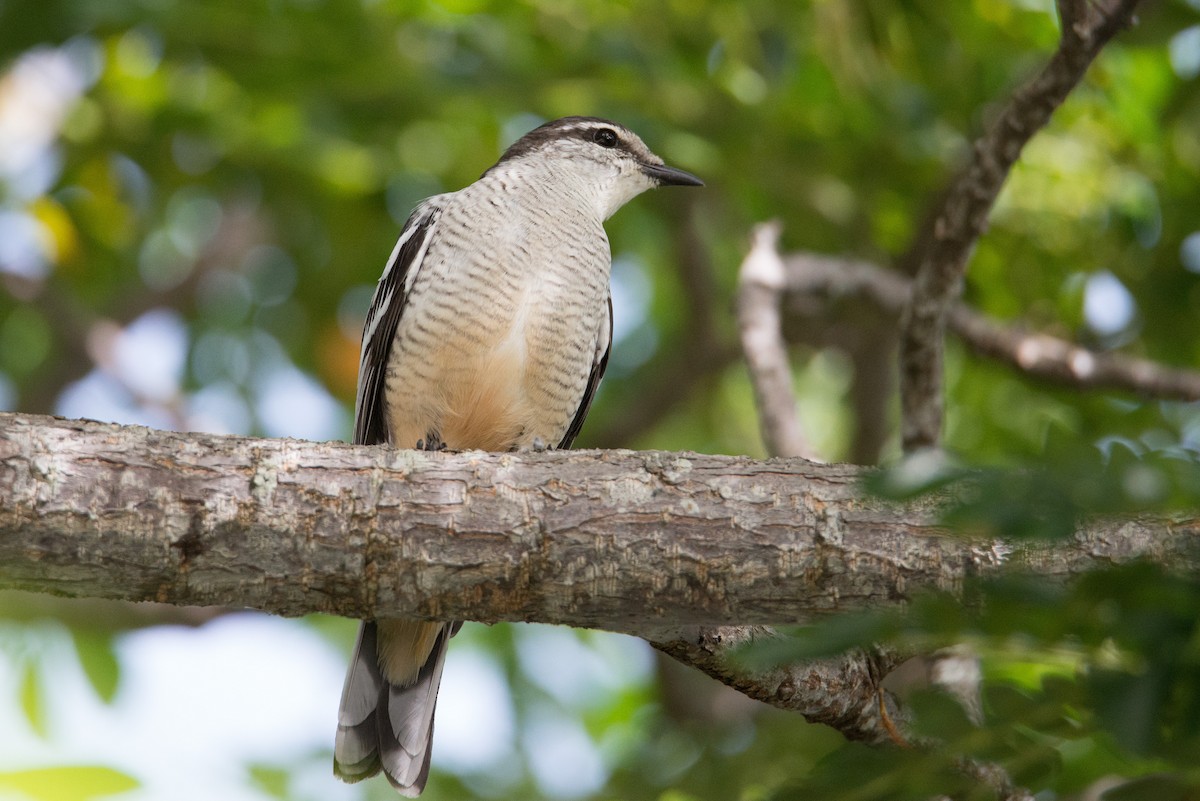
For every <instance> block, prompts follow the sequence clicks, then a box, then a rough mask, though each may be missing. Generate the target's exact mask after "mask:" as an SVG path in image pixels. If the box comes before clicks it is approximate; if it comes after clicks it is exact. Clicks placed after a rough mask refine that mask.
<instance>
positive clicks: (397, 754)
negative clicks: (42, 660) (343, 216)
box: [334, 117, 703, 796]
mask: <svg viewBox="0 0 1200 801" xmlns="http://www.w3.org/2000/svg"><path fill="white" fill-rule="evenodd" d="M669 184H674V185H684V186H702V185H703V183H702V182H701V181H700V179H698V178H696V177H695V176H693V175H691V174H689V173H686V172H684V171H682V170H677V169H674V168H672V167H668V166H666V165H665V164H663V160H662V159H661V158H659V157H658V156H656V155H654V154H653V153H652V152H650V150H649V149H648V148H647V147H646V145H645V144H643V143H642V140H641V139H639V138H638V137H637V135H636V134H634V133H633V132H632V131H630V130H629V129H627V128H625V127H623V126H621V125H618V124H617V123H615V122H609V121H608V120H602V119H598V118H595V117H564V118H562V119H559V120H554V121H553V122H548V123H546V124H545V125H542V126H541V127H539V128H536V129H534V130H533V131H530V132H529V133H527V134H526V135H525V136H523V137H521V138H520V139H519V140H517V142H516V143H514V144H513V145H512V147H510V148H509V149H508V150H507V151H506V152H505V153H504V155H503V156H501V157H500V160H499V161H498V162H496V164H495V166H493V167H492V168H491V169H489V170H488V171H487V172H485V173H484V174H483V175H482V176H481V177H480V178H479V180H478V181H476V182H475V183H473V184H471V185H470V186H468V187H466V188H465V189H461V190H459V191H457V192H451V193H448V194H444V195H437V196H436V197H431V198H429V199H428V200H425V201H424V202H423V203H421V204H420V205H419V206H417V208H416V210H415V211H414V212H413V213H412V216H410V217H409V218H408V222H406V223H405V224H404V230H403V231H402V232H401V234H400V240H399V241H398V242H397V243H396V247H395V248H394V249H393V250H392V255H391V257H390V258H389V259H388V262H387V266H386V267H385V268H384V271H383V275H382V277H380V279H379V286H378V287H377V288H376V290H375V297H374V300H373V301H372V304H371V310H370V312H369V313H368V314H367V320H366V326H365V328H364V330H363V340H362V354H361V359H360V362H359V374H358V399H357V406H356V413H355V428H354V441H355V442H356V443H359V444H374V443H388V444H390V445H392V446H394V447H397V448H413V447H415V448H424V449H433V450H436V449H440V448H450V449H453V450H468V449H478V450H488V451H512V450H542V449H545V448H547V447H558V448H567V447H570V445H571V442H572V441H573V440H574V439H575V437H576V435H578V434H579V429H580V426H582V425H583V419H584V417H585V416H587V412H588V407H589V406H590V405H591V402H592V396H593V395H594V394H595V392H596V387H597V385H598V384H599V383H600V377H601V376H602V375H603V374H604V367H605V365H606V364H607V362H608V351H609V348H610V346H611V344H612V298H611V296H610V292H609V272H610V269H611V266H612V258H611V254H610V252H609V246H608V236H607V235H606V234H605V232H604V226H603V223H604V221H605V220H606V219H608V218H609V217H610V216H612V214H613V213H614V212H616V210H617V209H619V208H620V207H621V206H623V205H624V204H625V203H626V202H627V201H629V200H631V199H632V198H634V197H635V196H637V195H639V194H641V193H642V192H644V191H645V190H647V189H651V188H653V187H656V186H664V185H669ZM460 625H461V624H460V623H429V622H424V621H415V620H374V621H366V622H364V623H363V624H362V627H361V628H360V629H359V634H358V643H357V645H356V646H355V649H354V657H353V659H352V661H351V663H350V668H349V671H348V672H347V674H346V684H345V688H344V689H343V691H342V703H341V709H340V710H339V712H338V731H337V741H336V744H335V747H334V772H335V773H336V774H337V775H338V776H339V777H340V778H341V779H343V780H345V781H350V782H354V781H359V780H360V779H364V778H367V777H368V776H373V775H375V774H376V773H378V772H379V771H380V770H381V769H382V770H383V772H384V773H385V774H386V775H387V778H388V780H389V781H390V782H391V783H392V784H393V785H394V786H395V787H396V789H398V790H399V791H400V792H401V793H402V794H403V795H407V796H416V795H419V794H420V792H421V790H422V789H424V787H425V781H426V778H427V777H428V775H429V751H430V740H431V738H432V737H433V711H434V707H435V705H436V702H437V692H438V684H439V683H440V682H441V677H442V664H443V661H444V660H445V655H446V643H447V641H448V640H449V638H450V637H451V636H453V635H454V634H455V633H456V632H457V631H458V628H459V626H460Z"/></svg>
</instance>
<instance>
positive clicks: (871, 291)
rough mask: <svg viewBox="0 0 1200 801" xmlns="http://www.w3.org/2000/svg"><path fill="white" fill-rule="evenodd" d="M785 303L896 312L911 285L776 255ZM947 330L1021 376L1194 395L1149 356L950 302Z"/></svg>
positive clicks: (842, 262) (1167, 395) (1198, 380)
mask: <svg viewBox="0 0 1200 801" xmlns="http://www.w3.org/2000/svg"><path fill="white" fill-rule="evenodd" d="M784 265H785V268H786V274H785V275H786V278H785V289H784V291H785V292H786V293H787V298H785V301H784V303H785V308H786V307H789V306H792V305H796V304H805V303H807V302H809V300H810V299H811V298H812V297H814V296H815V297H820V298H825V299H827V300H830V301H835V302H836V301H841V300H845V299H849V298H865V299H867V300H869V301H870V302H871V303H873V304H875V305H876V306H878V307H879V309H880V310H881V311H883V312H884V313H885V314H888V315H889V316H893V317H898V316H899V315H900V314H901V313H902V312H903V309H904V308H905V304H906V303H907V302H908V299H909V296H910V295H911V293H912V282H911V281H909V280H908V279H906V278H905V277H904V276H902V275H900V274H899V273H897V272H895V271H892V270H887V269H884V268H882V267H879V266H877V265H874V264H871V263H869V262H863V261H853V260H849V259H841V258H836V257H831V256H822V255H817V254H811V253H792V254H788V255H787V256H786V257H785V258H784ZM946 324H947V328H948V329H949V330H950V331H951V332H952V333H953V334H955V335H956V336H958V337H959V338H960V339H961V340H962V341H963V343H964V344H965V345H967V347H969V348H970V349H971V350H972V351H974V352H975V353H977V354H979V355H981V356H986V357H989V358H992V359H996V360H998V361H1002V362H1006V363H1007V364H1009V365H1010V366H1012V367H1014V368H1015V369H1017V370H1018V371H1020V372H1022V373H1025V374H1026V375H1029V376H1032V377H1035V378H1039V379H1043V380H1046V381H1053V382H1055V383H1059V384H1065V385H1068V386H1072V387H1075V388H1078V389H1115V390H1122V391H1126V392H1132V393H1134V394H1137V395H1141V396H1146V397H1153V398H1161V399H1166V400H1184V401H1195V400H1200V372H1198V371H1195V370H1185V369H1181V368H1175V367H1169V366H1167V365H1164V364H1160V363H1158V362H1155V361H1151V360H1149V359H1141V358H1138V357H1135V356H1128V355H1125V354H1122V353H1109V352H1102V351H1095V350H1090V349H1088V348H1083V347H1080V346H1079V345H1076V344H1075V343H1073V342H1068V341H1067V340H1064V339H1060V338H1058V337H1053V336H1050V335H1048V334H1043V333H1040V332H1037V331H1029V330H1027V329H1025V328H1024V327H1022V326H1020V325H1015V324H1014V325H1004V324H1002V323H999V322H997V321H995V320H992V319H990V318H989V317H987V316H986V315H983V314H980V313H979V312H977V311H975V310H974V309H972V308H971V307H970V306H967V305H966V304H965V303H962V302H955V303H954V304H953V305H951V307H950V309H949V310H948V313H947V320H946Z"/></svg>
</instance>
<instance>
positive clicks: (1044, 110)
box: [900, 0, 1139, 451]
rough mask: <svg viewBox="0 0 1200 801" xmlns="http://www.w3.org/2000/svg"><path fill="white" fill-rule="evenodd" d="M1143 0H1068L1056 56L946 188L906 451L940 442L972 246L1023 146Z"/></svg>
mask: <svg viewBox="0 0 1200 801" xmlns="http://www.w3.org/2000/svg"><path fill="white" fill-rule="evenodd" d="M1138 2H1139V0H1107V1H1106V2H1081V1H1080V0H1061V2H1060V3H1059V11H1060V14H1061V15H1062V37H1061V39H1060V41H1059V46H1058V49H1057V50H1056V51H1055V53H1054V55H1053V56H1052V57H1051V58H1050V61H1049V62H1048V63H1047V64H1046V66H1045V67H1044V68H1043V69H1042V71H1041V72H1040V73H1038V74H1037V75H1036V76H1035V77H1034V78H1033V79H1032V80H1030V81H1029V82H1028V83H1026V84H1025V85H1023V86H1022V87H1020V88H1019V89H1017V90H1016V91H1015V92H1014V93H1013V95H1012V97H1011V98H1010V99H1009V101H1008V103H1007V105H1006V106H1005V107H1004V109H1003V110H1002V111H1001V113H1000V114H999V116H998V117H997V118H996V119H995V120H994V121H993V123H992V124H991V126H990V127H989V128H988V130H987V131H986V132H985V133H984V134H983V135H982V136H981V137H980V138H979V139H978V140H976V142H975V144H974V147H973V149H972V158H971V161H970V163H969V164H968V165H967V167H966V169H965V170H963V172H962V173H960V174H959V176H958V177H957V178H956V179H955V181H954V182H953V184H952V185H951V187H950V191H949V192H947V193H946V195H945V199H944V201H943V203H942V205H941V208H940V210H939V211H938V213H936V214H934V215H932V216H931V218H930V219H931V221H932V222H931V223H930V225H931V228H932V230H931V231H922V232H920V233H919V234H918V235H917V236H916V237H915V241H917V242H921V243H924V244H923V245H922V249H923V253H922V258H921V259H920V261H919V267H918V269H917V274H916V278H915V280H914V282H913V292H912V297H911V299H910V301H909V303H908V306H907V307H906V308H905V311H904V314H903V316H902V321H901V344H900V398H901V415H902V423H901V425H902V432H901V436H902V440H903V445H904V449H905V450H906V451H911V450H916V449H919V448H923V447H933V446H936V445H937V444H938V441H939V440H940V438H941V428H942V412H943V408H942V404H943V400H942V355H943V354H942V350H943V341H942V335H943V331H944V329H945V325H946V316H947V313H948V311H949V308H950V306H951V304H952V303H953V302H954V300H955V299H956V298H957V297H958V294H959V292H960V290H961V287H962V280H963V276H964V274H965V272H966V264H967V260H968V259H969V258H970V254H971V250H972V249H973V248H974V246H975V243H976V242H977V241H978V239H979V237H980V236H982V235H983V232H984V230H985V229H986V227H987V219H988V215H989V213H990V212H991V209H992V206H993V204H994V203H995V201H996V197H997V195H999V193H1000V189H1001V187H1002V186H1003V185H1004V181H1005V179H1006V178H1007V176H1008V173H1009V171H1010V170H1011V169H1012V166H1013V164H1015V163H1016V161H1017V158H1018V157H1019V156H1020V154H1021V150H1022V148H1024V146H1025V144H1026V143H1027V142H1028V141H1029V140H1030V138H1032V136H1033V135H1034V134H1035V133H1036V132H1037V131H1038V130H1040V129H1041V128H1042V127H1043V126H1045V124H1046V123H1047V121H1049V119H1050V116H1051V114H1053V112H1054V110H1055V109H1056V108H1058V106H1059V105H1061V104H1062V102H1063V101H1064V100H1065V99H1066V97H1067V96H1068V95H1069V94H1070V93H1071V91H1072V90H1073V89H1074V88H1075V86H1076V85H1078V83H1079V81H1080V80H1081V79H1082V78H1083V75H1084V74H1085V73H1086V72H1087V69H1088V66H1089V65H1090V64H1091V62H1092V60H1093V59H1094V58H1095V57H1096V55H1097V54H1098V53H1099V52H1100V50H1101V48H1103V47H1104V45H1105V44H1107V43H1108V41H1109V40H1110V39H1111V38H1112V37H1113V36H1115V35H1116V33H1117V32H1118V31H1119V30H1121V29H1122V28H1124V27H1126V26H1128V25H1129V24H1130V23H1131V21H1132V19H1133V12H1134V9H1135V8H1136V7H1137V5H1138Z"/></svg>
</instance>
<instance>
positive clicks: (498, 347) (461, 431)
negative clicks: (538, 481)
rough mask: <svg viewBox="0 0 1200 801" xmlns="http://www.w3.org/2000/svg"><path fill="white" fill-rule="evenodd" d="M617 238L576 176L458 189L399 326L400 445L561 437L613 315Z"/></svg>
mask: <svg viewBox="0 0 1200 801" xmlns="http://www.w3.org/2000/svg"><path fill="white" fill-rule="evenodd" d="M609 269H610V255H609V247H608V238H607V235H606V234H605V233H604V228H603V226H602V225H601V223H600V220H599V219H597V218H596V215H595V213H594V212H592V211H591V210H590V209H589V208H588V206H587V202H586V198H581V197H579V196H578V193H577V192H575V191H573V188H572V187H571V186H570V185H569V183H565V182H562V181H548V182H545V183H544V184H543V185H541V186H540V188H537V189H535V188H534V185H531V182H530V181H529V180H528V176H522V180H514V179H513V177H512V176H510V175H507V174H505V173H495V174H490V175H489V176H487V177H486V178H484V179H482V180H480V181H478V182H476V183H475V184H472V185H471V186H469V187H468V188H466V189H464V190H462V191H460V192H458V193H456V194H455V195H453V196H452V197H451V198H450V200H449V202H448V203H447V205H446V207H445V209H444V210H443V213H442V216H441V219H440V220H439V222H438V224H437V228H436V230H435V231H434V232H433V234H432V238H431V240H430V244H429V249H428V252H427V253H426V255H425V258H424V260H423V262H422V264H421V265H420V270H419V272H418V273H417V275H416V276H415V278H414V280H413V284H412V287H411V290H410V295H409V297H408V302H407V306H406V309H405V313H404V315H403V317H402V318H401V320H400V324H399V326H398V327H397V331H396V337H395V341H394V343H393V352H392V359H391V361H390V363H389V373H388V376H387V391H386V397H387V407H388V408H387V414H388V423H389V431H390V432H391V437H392V444H393V445H395V446H397V447H413V446H414V445H416V443H417V441H418V440H425V441H426V442H429V441H430V440H433V441H435V442H436V441H440V442H442V443H445V445H446V446H447V447H449V448H452V449H456V450H459V449H476V448H477V449H482V450H491V451H501V450H510V449H520V448H527V447H530V446H533V445H534V444H542V445H547V446H553V445H556V444H557V443H558V442H559V441H560V440H561V439H562V437H563V435H564V434H565V433H566V430H567V428H568V426H569V425H570V423H571V420H572V419H573V418H574V416H575V413H576V411H577V410H578V408H579V405H580V402H581V400H582V398H583V394H584V392H585V389H586V386H587V380H588V375H589V373H590V372H591V369H592V365H593V361H594V357H595V353H596V350H597V341H598V339H599V337H600V336H601V334H602V331H603V330H606V329H605V328H604V327H605V325H606V324H607V314H608V311H607V303H606V301H607V297H608V280H609Z"/></svg>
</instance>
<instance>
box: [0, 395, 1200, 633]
mask: <svg viewBox="0 0 1200 801" xmlns="http://www.w3.org/2000/svg"><path fill="white" fill-rule="evenodd" d="M861 475H862V470H861V469H860V468H854V467H850V466H846V465H817V464H813V463H811V462H806V461H804V460H800V459H787V460H784V459H774V460H768V461H754V460H750V459H746V458H740V457H730V456H704V455H699V454H690V453H662V452H631V451H571V452H557V453H555V452H551V453H543V454H521V455H518V454H485V453H480V452H471V453H458V454H454V453H424V452H416V451H397V450H391V449H387V448H382V447H357V446H351V445H345V444H341V443H311V442H300V441H295V440H264V439H249V438H241V437H225V436H212V435H195V434H178V433H171V432H164V431H154V430H150V429H145V428H140V427H121V426H114V425H107V424H100V423H94V422H87V421H67V420H58V419H54V418H47V417H38V416H32V415H3V416H0V488H2V490H0V491H2V497H3V498H4V503H3V506H2V508H0V589H3V588H9V589H26V590H37V591H41V592H53V593H59V594H64V595H71V596H91V597H99V598H114V599H124V600H135V601H160V602H167V603H172V604H188V605H212V604H219V605H226V606H246V607H252V608H256V609H261V610H264V611H268V612H272V613H275V614H281V615H299V614H304V613H307V612H330V613H334V614H340V615H346V616H350V617H374V616H397V617H402V616H408V617H424V618H441V619H469V620H480V621H485V622H492V621H499V620H535V621H541V622H547V623H565V624H571V625H577V626H588V627H595V628H605V629H610V630H614V631H624V632H631V633H640V634H645V635H648V636H649V637H650V638H651V639H654V640H663V639H669V638H664V637H663V636H661V631H662V629H664V628H666V629H671V628H674V627H680V626H717V625H729V624H738V625H759V624H762V625H771V624H782V623H794V622H797V621H802V620H805V619H808V618H810V617H811V616H813V615H817V614H822V613H829V612H835V611H843V610H849V609H856V608H862V607H864V606H872V605H880V604H886V605H895V604H901V603H903V602H904V601H905V600H906V599H907V598H909V597H910V596H911V594H912V593H913V592H915V591H918V590H920V589H922V588H934V587H936V588H942V589H949V590H954V589H955V588H956V587H958V586H959V585H960V584H961V582H962V580H963V578H964V576H966V575H968V574H986V573H987V572H988V571H992V570H996V569H999V568H1000V567H1001V566H1002V565H1003V564H1011V565H1017V566H1023V567H1026V568H1029V569H1031V570H1035V571H1036V572H1038V573H1039V574H1041V575H1044V576H1046V577H1047V578H1051V579H1062V578H1064V577H1067V576H1069V575H1072V574H1074V573H1076V572H1079V571H1082V570H1087V569H1089V568H1092V567H1096V566H1098V565H1104V564H1110V563H1111V562H1113V561H1124V560H1127V559H1130V558H1133V557H1135V556H1139V555H1142V556H1146V557H1148V558H1152V559H1157V560H1159V561H1163V562H1169V563H1171V564H1172V565H1173V566H1175V567H1178V568H1180V569H1195V568H1198V567H1200V552H1198V549H1197V547H1196V545H1195V543H1196V542H1197V538H1196V534H1197V533H1200V517H1195V518H1192V519H1187V520H1171V521H1168V520H1161V519H1160V520H1151V519H1129V520H1099V521H1094V522H1093V523H1090V524H1089V525H1088V526H1087V527H1086V528H1085V529H1083V530H1081V531H1080V532H1078V534H1077V536H1076V538H1075V540H1074V541H1072V542H1070V543H1066V544H1064V545H1062V546H1060V547H1056V548H1049V547H1042V548H1039V549H1036V550H1028V551H1016V552H1012V553H1007V555H1004V556H1003V557H1001V556H998V554H1004V553H1006V552H1005V551H1003V550H1001V549H997V548H994V547H991V546H990V545H989V544H987V543H978V542H976V543H972V542H968V541H966V540H963V539H959V538H955V537H951V536H948V535H947V534H946V533H945V532H944V531H943V530H941V529H940V528H939V527H938V526H937V525H936V523H935V520H934V515H933V508H932V501H930V500H922V501H918V502H914V503H911V504H908V505H896V504H891V503H888V502H885V501H881V500H876V499H872V498H869V497H864V496H863V495H862V494H861V493H860V492H859V489H858V484H859V477H860V476H861ZM656 631H658V632H659V633H660V635H659V636H655V632H656Z"/></svg>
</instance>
